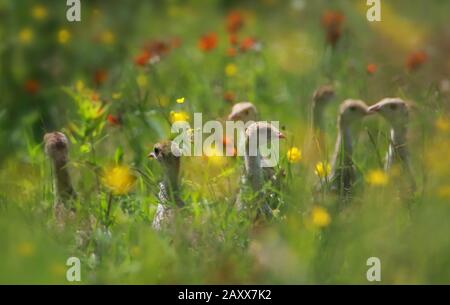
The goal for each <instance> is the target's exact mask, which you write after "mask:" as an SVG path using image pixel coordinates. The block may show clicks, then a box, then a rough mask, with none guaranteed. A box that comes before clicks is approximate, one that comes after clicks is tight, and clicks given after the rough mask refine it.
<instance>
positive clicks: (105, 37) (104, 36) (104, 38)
mask: <svg viewBox="0 0 450 305" xmlns="http://www.w3.org/2000/svg"><path fill="white" fill-rule="evenodd" d="M100 41H101V42H102V43H104V44H113V43H114V42H116V36H115V35H114V33H113V32H111V31H110V30H106V31H103V32H102V33H101V34H100Z"/></svg>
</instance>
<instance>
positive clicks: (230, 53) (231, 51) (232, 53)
mask: <svg viewBox="0 0 450 305" xmlns="http://www.w3.org/2000/svg"><path fill="white" fill-rule="evenodd" d="M236 53H237V52H236V48H233V47H231V48H228V49H227V55H228V56H229V57H234V56H236Z"/></svg>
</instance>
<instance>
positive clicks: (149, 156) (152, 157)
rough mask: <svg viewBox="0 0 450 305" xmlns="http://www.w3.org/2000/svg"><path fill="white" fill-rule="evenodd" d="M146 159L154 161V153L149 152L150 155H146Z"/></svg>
mask: <svg viewBox="0 0 450 305" xmlns="http://www.w3.org/2000/svg"><path fill="white" fill-rule="evenodd" d="M147 158H149V159H156V155H155V153H154V152H151V153H149V154H148V155H147Z"/></svg>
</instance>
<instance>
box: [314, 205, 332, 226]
mask: <svg viewBox="0 0 450 305" xmlns="http://www.w3.org/2000/svg"><path fill="white" fill-rule="evenodd" d="M311 222H312V224H313V225H314V226H316V227H319V228H324V227H326V226H328V225H329V224H330V222H331V217H330V214H328V211H327V210H326V209H325V208H322V207H314V208H313V209H312V211H311Z"/></svg>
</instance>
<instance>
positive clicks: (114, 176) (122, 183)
mask: <svg viewBox="0 0 450 305" xmlns="http://www.w3.org/2000/svg"><path fill="white" fill-rule="evenodd" d="M102 181H103V184H104V185H105V186H106V187H107V188H108V189H110V190H111V191H112V192H113V194H115V195H124V194H127V193H129V192H130V191H131V190H132V189H133V187H134V183H135V181H136V176H135V175H134V174H133V173H132V172H131V170H130V169H129V168H128V167H127V166H123V165H116V166H114V167H111V168H108V169H106V170H105V172H104V174H103V178H102Z"/></svg>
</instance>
